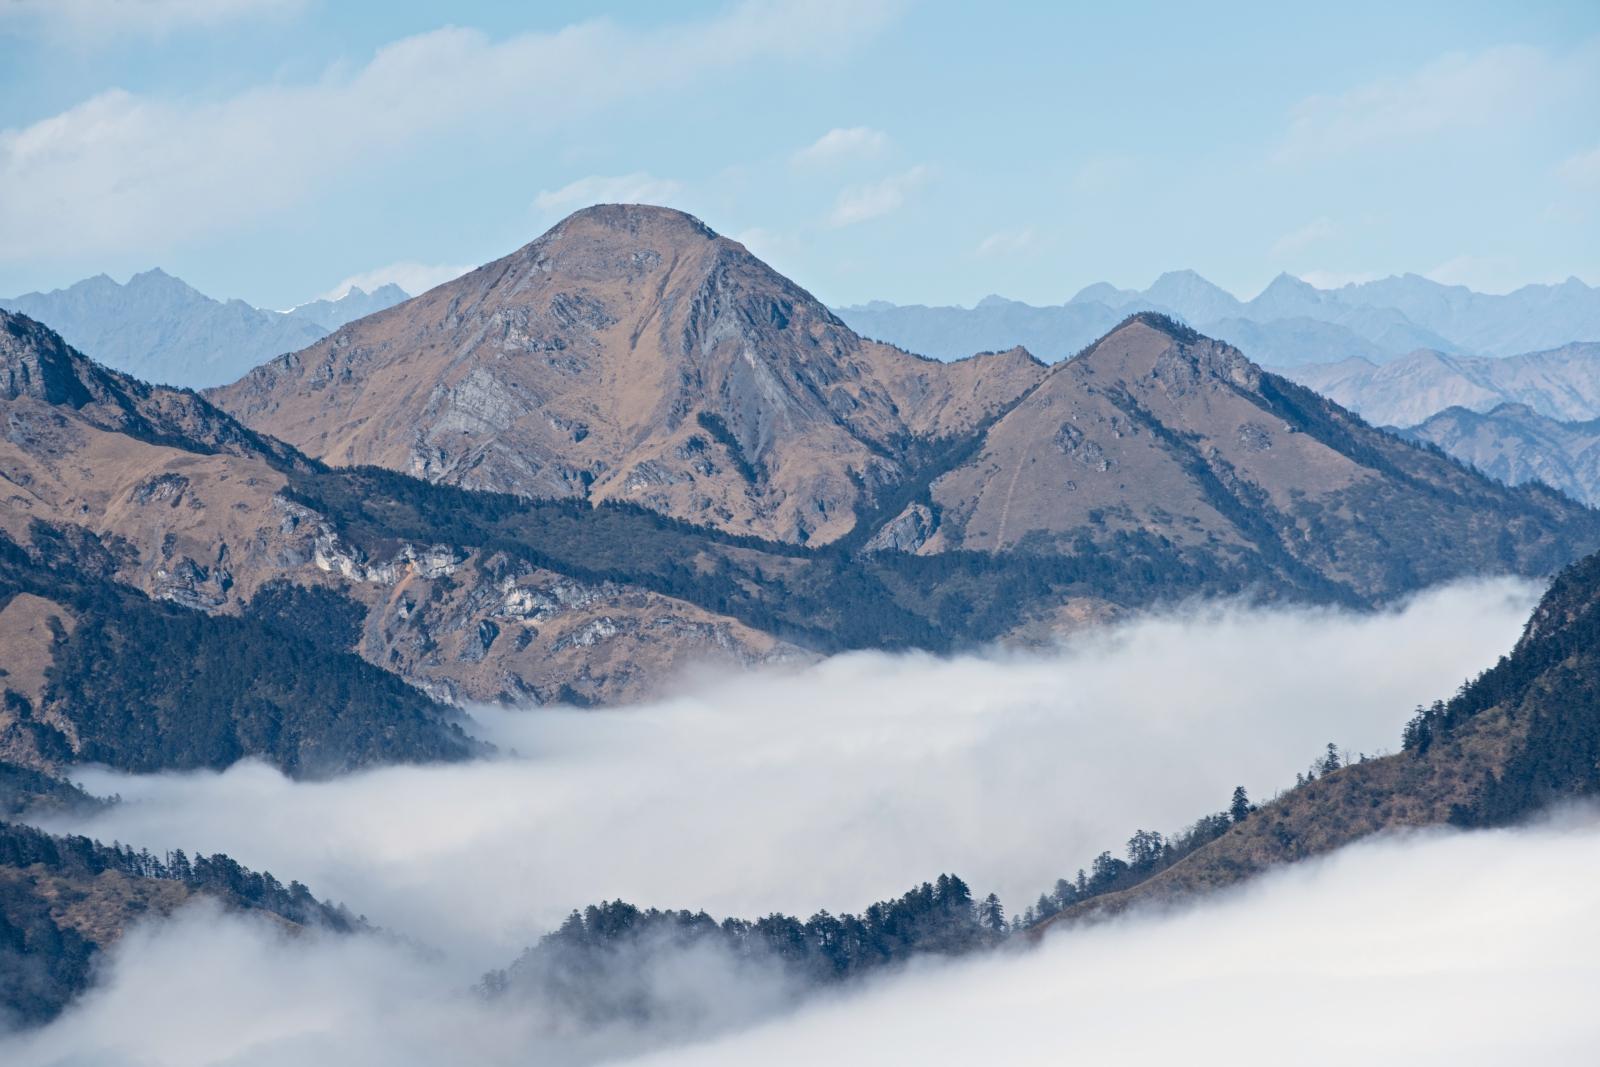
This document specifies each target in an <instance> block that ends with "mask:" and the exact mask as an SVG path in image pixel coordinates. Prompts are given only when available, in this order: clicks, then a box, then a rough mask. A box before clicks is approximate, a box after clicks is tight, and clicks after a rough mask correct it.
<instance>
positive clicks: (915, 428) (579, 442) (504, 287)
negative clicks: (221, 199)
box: [209, 205, 1043, 544]
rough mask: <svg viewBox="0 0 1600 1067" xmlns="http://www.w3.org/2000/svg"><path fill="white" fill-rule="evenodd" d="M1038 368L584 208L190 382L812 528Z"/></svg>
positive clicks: (439, 455) (462, 465)
mask: <svg viewBox="0 0 1600 1067" xmlns="http://www.w3.org/2000/svg"><path fill="white" fill-rule="evenodd" d="M1042 373H1043V368H1042V366H1041V365H1039V364H1038V363H1037V361H1035V360H1033V359H1031V357H1027V356H1026V354H1018V353H1009V354H1003V355H997V356H989V357H984V358H981V359H977V360H973V361H969V362H967V363H964V364H945V363H940V362H937V361H934V360H927V359H922V358H920V357H917V356H913V355H910V354H908V353H906V352H902V351H900V350H898V349H895V348H892V347H891V346H888V345H883V344H879V343H877V342H870V341H863V340H862V339H861V338H859V337H857V336H856V335H855V334H854V333H852V332H851V331H850V330H849V329H848V328H847V327H845V326H844V324H843V323H841V322H840V321H839V320H838V319H836V318H835V317H834V316H833V315H832V313H830V312H829V311H828V310H827V309H826V308H825V307H823V306H822V305H821V304H820V303H818V302H817V301H816V300H815V299H813V298H812V297H811V296H810V294H808V293H806V292H805V291H804V290H802V289H801V288H800V287H799V286H797V285H795V284H794V283H793V282H791V281H789V280H788V279H786V278H784V277H782V276H781V275H779V274H778V273H777V272H775V271H773V270H772V269H771V268H770V267H768V266H766V264H764V263H762V262H761V261H760V260H758V259H756V258H755V257H754V256H752V255H751V254H750V253H749V252H748V251H746V250H745V248H744V247H743V246H742V245H740V244H738V243H737V242H734V241H730V240H728V239H727V238H723V237H719V236H717V235H716V234H715V233H713V232H712V231H711V230H710V229H708V228H707V227H706V226H705V225H704V224H702V223H701V222H699V221H698V220H697V219H694V218H692V217H691V216H688V215H685V214H683V213H682V212H678V211H672V210H668V209H665V208H653V207H645V206H640V205H605V206H601V207H595V208H588V209H585V210H583V211H580V212H578V213H577V214H575V215H573V216H571V217H569V218H567V219H566V220H564V221H563V222H561V223H559V224H558V225H557V226H555V227H554V228H552V229H551V230H550V231H549V232H548V233H546V234H545V235H544V236H542V237H540V238H539V239H538V240H536V241H534V242H533V243H532V244H529V245H527V246H525V247H523V248H521V249H518V250H517V251H516V252H513V253H512V254H511V255H509V256H506V257H504V258H503V259H500V260H497V261H495V262H493V263H490V264H488V265H486V266H484V267H480V268H479V269H478V270H476V271H473V272H472V273H470V274H468V275H466V276H464V277H462V278H460V279H457V280H456V281H454V282H450V283H448V284H446V285H443V286H440V287H439V288H437V289H434V290H432V291H430V292H428V293H425V294H423V295H422V296H420V297H418V298H416V299H414V300H410V301H407V302H406V303H403V304H400V305H398V306H396V307H394V308H390V309H388V310H387V311H383V312H380V313H378V314H376V315H373V316H370V317H368V318H366V319H362V320H360V321H358V322H355V323H352V324H350V325H349V326H346V327H345V328H343V329H341V330H340V331H338V332H337V333H335V334H334V335H332V336H331V337H329V338H327V339H325V340H323V341H321V342H319V343H318V344H316V345H313V346H312V347H310V348H308V349H306V350H305V351H303V352H299V353H296V354H293V355H289V356H285V357H282V358H280V359H277V360H274V361H272V362H271V363H268V364H266V365H265V366H263V367H260V368H258V369H257V370H255V371H253V372H252V373H251V374H249V375H247V376H246V377H245V378H243V379H241V380H240V381H239V382H237V383H235V384H233V385H230V386H226V387H224V388H221V389H218V390H214V391H212V392H211V393H210V394H209V395H210V396H211V397H212V398H213V399H214V400H215V401H216V402H217V403H219V404H221V405H222V406H223V407H224V408H226V409H228V410H229V411H231V412H233V413H234V414H235V415H237V416H238V417H239V418H240V419H242V420H243V421H244V422H246V423H247V424H249V425H250V426H252V427H254V428H256V429H259V430H262V431H264V432H266V433H270V434H273V435H274V436H277V437H279V438H282V439H283V440H286V441H289V442H291V443H292V444H294V445H296V446H298V447H300V448H302V449H304V450H305V451H306V452H308V453H309V454H311V455H313V456H316V457H318V458H320V459H323V460H325V461H327V462H329V463H334V464H341V465H343V464H374V465H378V466H384V467H388V468H390V469H393V470H400V471H405V472H408V473H412V474H416V475H418V476H421V477H425V478H428V479H431V480H435V481H442V482H447V483H450V484H454V485H461V486H464V487H467V488H478V489H491V490H497V491H502V492H511V493H516V494H519V495H525V496H534V497H567V496H587V497H590V498H592V499H595V500H629V501H633V502H636V503H640V504H644V505H647V506H649V507H652V508H655V509H656V510H659V511H662V512H665V513H667V514H669V515H673V516H675V517H678V518H683V519H688V520H691V521H694V522H699V523H704V524H707V525H711V526H715V527H718V528H720V529H723V530H728V531H732V532H737V533H749V534H757V535H760V536H763V537H769V538H775V539H778V540H785V541H800V542H807V543H812V544H820V543H824V542H828V541H832V540H834V539H836V538H838V537H840V536H842V535H843V534H844V533H846V532H847V531H849V530H850V528H851V526H852V525H853V524H854V521H855V510H856V508H857V506H858V505H859V504H861V503H863V502H865V501H866V500H868V499H869V498H870V497H871V495H872V494H873V493H874V492H875V491H876V490H877V489H879V488H880V487H882V486H885V485H888V484H890V483H892V482H894V481H896V480H897V479H898V478H899V477H901V476H902V475H903V474H904V473H905V471H904V459H905V457H904V455H903V448H904V445H905V441H906V439H907V438H908V437H911V436H916V435H936V436H940V435H951V434H959V433H962V432H969V431H970V430H971V429H973V428H974V427H975V426H976V425H977V424H978V423H979V422H981V421H982V420H983V419H984V418H986V417H987V416H988V415H990V414H992V413H993V412H994V411H996V410H998V409H999V408H1000V407H1002V406H1004V405H1005V404H1006V403H1008V402H1009V401H1011V400H1012V399H1014V398H1015V397H1016V396H1018V395H1020V394H1021V393H1022V392H1023V391H1024V390H1026V389H1027V388H1028V387H1029V386H1031V385H1032V384H1033V383H1034V382H1035V381H1037V380H1038V378H1039V376H1040V375H1041V374H1042Z"/></svg>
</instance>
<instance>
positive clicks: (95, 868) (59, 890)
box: [0, 821, 366, 1030]
mask: <svg viewBox="0 0 1600 1067" xmlns="http://www.w3.org/2000/svg"><path fill="white" fill-rule="evenodd" d="M194 899H209V900H212V901H215V902H217V903H219V904H221V905H222V906H223V907H225V908H227V909H228V910H230V911H238V912H255V913H257V914H261V915H266V916H271V917H272V918H273V919H274V920H275V921H276V922H277V923H278V925H279V926H280V927H281V928H282V929H283V930H284V931H285V932H298V931H302V930H308V929H320V930H327V931H330V932H334V933H350V932H354V931H357V930H361V929H366V924H365V923H364V922H363V921H362V920H361V919H358V918H356V917H355V916H353V915H351V914H350V913H349V912H347V911H345V909H344V908H342V907H337V906H333V905H329V904H326V903H323V902H322V901H320V900H318V899H317V898H316V897H314V896H312V895H311V892H310V891H309V890H308V889H306V887H305V886H303V885H301V884H300V883H299V882H291V883H290V884H289V885H288V886H284V885H283V884H281V883H280V882H278V880H277V879H275V878H273V877H272V875H271V874H268V873H257V872H255V871H251V870H249V869H247V868H244V867H241V866H240V865H239V864H238V863H236V862H234V861H233V860H232V859H230V858H229V857H227V856H224V855H221V854H217V855H212V856H201V855H196V856H195V857H194V858H193V859H192V860H191V859H190V858H189V857H188V856H186V855H185V854H184V853H183V852H182V851H178V852H173V853H169V854H167V855H166V856H165V857H157V856H152V855H151V854H150V853H149V852H148V851H140V852H135V851H134V850H133V849H131V848H128V847H125V846H122V845H115V846H111V847H107V846H105V845H102V844H100V843H99V842H98V841H91V840H89V839H88V838H85V837H56V836H53V835H50V834H46V833H43V832H41V831H39V830H35V829H33V828H31V827H27V826H21V825H18V824H15V823H7V822H3V821H0V1027H3V1028H5V1029H8V1030H9V1029H10V1028H12V1027H13V1026H36V1025H39V1024H41V1023H45V1022H48V1021H49V1020H50V1019H52V1018H54V1017H55V1016H56V1015H58V1014H59V1013H60V1012H61V1010H62V1009H63V1008H65V1007H66V1006H67V1004H68V1003H69V1002H70V1001H71V1000H72V999H73V998H74V997H75V996H77V995H78V994H80V993H82V992H83V991H84V990H86V989H87V988H88V987H89V985H90V983H91V982H92V980H93V979H94V977H95V973H96V964H97V963H98V960H99V957H100V956H101V954H102V953H103V952H104V951H105V950H106V949H108V948H109V947H111V946H112V945H113V944H115V943H116V942H117V941H118V940H119V939H120V938H121V937H122V935H123V933H124V932H125V931H126V930H127V929H128V927H129V926H131V925H133V924H134V923H136V922H138V921H140V920H144V919H149V918H152V917H155V916H165V915H170V914H172V912H174V911H176V910H177V909H178V908H179V907H181V906H182V905H184V904H185V903H187V902H189V901H191V900H194Z"/></svg>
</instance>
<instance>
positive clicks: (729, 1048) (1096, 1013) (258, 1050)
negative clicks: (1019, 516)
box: [0, 809, 1600, 1067]
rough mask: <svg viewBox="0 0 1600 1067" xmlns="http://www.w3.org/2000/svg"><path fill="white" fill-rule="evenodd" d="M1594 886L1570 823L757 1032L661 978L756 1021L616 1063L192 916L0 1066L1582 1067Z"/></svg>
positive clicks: (1434, 840)
mask: <svg viewBox="0 0 1600 1067" xmlns="http://www.w3.org/2000/svg"><path fill="white" fill-rule="evenodd" d="M1597 879H1600V817H1597V816H1596V815H1595V813H1594V812H1593V811H1592V810H1587V809H1585V810H1579V811H1573V812H1568V813H1565V815H1564V816H1563V817H1562V818H1561V819H1560V820H1559V821H1555V822H1552V823H1550V824H1546V825H1542V826H1539V827H1536V828H1533V829H1524V830H1515V831H1495V832H1480V833H1475V834H1458V833H1451V832H1432V833H1428V834H1422V835H1415V836H1412V837H1409V838H1401V839H1383V840H1375V841H1370V842H1366V843H1362V844H1358V845H1355V846H1353V847H1350V848H1347V849H1345V850H1343V851H1342V852H1339V853H1335V854H1333V855H1332V856H1330V857H1327V858H1324V859H1319V860H1315V861H1311V862H1308V863H1305V864H1303V865H1300V866H1297V867H1295V868H1290V869H1285V870H1281V871H1278V872H1276V873H1273V874H1270V875H1268V876H1267V877H1265V878H1262V879H1260V880H1258V881H1256V882H1254V883H1251V884H1248V885H1246V886H1244V887H1241V888H1239V889H1236V890H1234V891H1231V892H1228V893H1226V894H1222V895H1219V896H1217V897H1214V898H1211V899H1207V900H1202V901H1198V902H1195V903H1193V904H1191V905H1189V906H1187V907H1185V908H1184V909H1182V910H1179V911H1176V912H1173V913H1169V914H1165V915H1162V914H1134V915H1130V916H1126V917H1123V918H1121V919H1118V920H1116V921H1114V922H1110V923H1106V924H1103V925H1100V926H1096V927H1092V928H1087V929H1079V930H1068V931H1063V932H1058V933H1054V934H1051V935H1050V936H1048V937H1047V938H1046V939H1045V940H1044V941H1043V943H1042V944H1041V945H1040V946H1038V947H1037V948H1034V949H1032V950H1031V951H1021V952H1004V953H1001V954H997V955H995V956H990V957H983V958H977V959H969V960H964V961H958V962H955V963H944V964H938V963H934V964H925V965H922V966H917V967H913V968H912V969H910V970H908V971H906V972H904V973H901V974H898V975H894V976H890V977H887V978H884V979H880V980H878V981H875V982H871V983H869V984H866V985H864V986H862V987H858V988H857V989H855V990H852V991H847V992H845V993H843V994H842V995H825V996H822V997H819V998H816V999H813V1000H811V1001H809V1002H796V1003H799V1004H800V1007H799V1010H798V1011H795V1012H793V1013H791V1014H787V1015H781V1014H780V1015H777V1017H776V1018H773V1017H772V1016H773V1014H774V1005H772V1004H761V1003H758V1002H757V1001H756V999H755V998H756V997H759V996H760V995H761V994H762V993H763V990H761V989H757V990H754V991H752V990H750V989H742V988H740V987H738V986H735V985H731V984H728V982H727V980H728V978H729V977H730V975H729V974H728V973H727V972H725V971H724V972H720V973H718V972H716V971H714V970H712V969H710V968H703V969H702V970H700V972H699V973H695V974H693V975H684V976H680V977H684V978H686V979H687V980H689V981H691V982H694V983H699V984H700V985H699V988H701V989H704V990H709V991H714V993H715V995H716V996H717V997H719V998H726V999H727V1001H728V1002H729V1003H730V1004H732V1005H734V1006H736V1007H738V1008H743V1009H747V1010H750V1011H752V1012H755V1013H762V1012H763V1011H764V1013H765V1014H766V1015H767V1017H768V1021H766V1022H764V1023H763V1022H760V1021H758V1019H756V1018H752V1019H751V1021H752V1022H753V1024H754V1025H751V1026H749V1027H748V1028H746V1029H744V1030H743V1031H742V1032H738V1031H736V1032H734V1033H732V1034H731V1035H727V1036H723V1037H722V1038H720V1039H715V1038H714V1039H713V1040H711V1041H709V1042H706V1043H702V1044H690V1045H683V1046H680V1047H677V1048H668V1049H665V1050H660V1051H656V1052H654V1053H646V1054H645V1055H643V1056H642V1057H640V1058H637V1059H633V1058H628V1053H629V1050H630V1048H633V1049H635V1050H637V1048H638V1047H639V1046H646V1047H648V1046H649V1045H650V1044H652V1043H655V1044H659V1043H660V1041H661V1040H662V1035H658V1034H652V1033H649V1032H644V1033H639V1032H631V1033H629V1032H623V1033H616V1032H612V1033H601V1034H598V1035H593V1036H592V1037H590V1038H589V1039H588V1040H585V1039H584V1038H583V1037H582V1036H581V1035H576V1034H572V1033H570V1032H563V1031H562V1030H561V1029H560V1028H559V1027H552V1026H551V1025H549V1023H550V1020H547V1019H544V1018H542V1017H541V1015H540V1011H539V1006H538V1005H536V1004H529V1003H527V1002H525V1001H510V1002H500V1003H498V1004H495V1003H486V1002H483V1001H480V1000H478V999H476V998H475V997H473V996H472V995H471V994H469V993H468V992H467V991H466V989H464V988H463V986H462V985H461V984H460V983H457V982H453V981H451V980H450V978H449V976H448V975H447V974H445V973H442V972H441V971H440V970H439V969H438V968H437V967H435V966H433V965H432V963H431V961H430V959H429V958H428V957H427V956H426V955H425V954H423V953H419V952H418V951H416V950H415V949H413V948H409V947H407V946H405V945H404V944H402V943H399V942H396V941H391V940H385V939H380V938H375V937H362V938H344V939H340V938H327V937H302V938H287V937H284V936H283V935H282V934H281V933H279V932H277V931H275V930H273V929H272V928H271V927H270V926H269V925H268V924H266V923H261V922H254V921H250V920H247V919H242V918H239V917H236V916H235V917H223V916H219V915H218V914H216V913H215V912H213V911H211V910H209V909H205V908H200V909H195V910H191V911H188V912H186V913H183V914H180V916H179V917H178V918H177V919H175V920H174V921H171V922H168V923H164V924H158V925H152V926H148V927H145V928H144V929H142V930H138V931H136V932H135V933H134V934H133V935H132V936H130V937H129V938H128V939H127V941H125V942H124V943H123V945H122V946H121V947H120V948H119V949H118V950H117V951H116V952H115V953H114V955H113V956H112V965H111V967H110V968H109V970H108V971H107V973H106V977H105V982H104V984H103V986H102V988H101V989H100V990H99V991H97V992H95V993H92V994H91V995H90V996H88V997H87V998H85V999H84V1000H83V1001H82V1002H81V1003H80V1004H79V1005H77V1006H76V1007H74V1008H72V1009H69V1011H68V1013H67V1014H66V1015H65V1016H63V1017H62V1019H60V1020H59V1021H58V1022H56V1023H55V1024H53V1025H51V1026H49V1027H47V1028H45V1029H44V1030H42V1031H40V1032H38V1033H36V1034H33V1035H29V1036H26V1037H23V1038H18V1039H13V1040H11V1041H9V1042H8V1041H6V1040H5V1039H4V1038H0V1059H3V1061H4V1062H5V1063H6V1064H7V1065H8V1067H45V1065H57V1064H67V1063H94V1064H96V1065H99V1067H123V1065H132V1064H149V1063H160V1064H163V1065H167V1067H191V1065H193V1067H199V1065H201V1064H213V1063H227V1064H229V1065H230V1067H279V1065H282V1067H291V1065H293V1067H298V1065H300V1064H308V1063H315V1064H323V1063H339V1064H352V1065H366V1064H372V1065H374V1067H376V1065H379V1064H382V1065H384V1067H411V1065H417V1067H422V1065H434V1064H440V1063H470V1064H475V1065H482V1067H501V1065H505V1067H510V1065H513V1064H519V1065H520V1064H526V1063H535V1062H536V1063H546V1064H574V1063H586V1062H596V1061H599V1060H606V1061H608V1062H611V1061H615V1062H627V1063H629V1064H634V1065H635V1067H676V1065H678V1064H693V1065H694V1067H719V1065H721V1064H730V1065H734V1064H737V1065H740V1067H743V1065H745V1064H763V1065H770V1067H782V1065H787V1064H794V1065H807V1067H809V1065H812V1064H817V1063H829V1064H836V1065H839V1067H851V1065H857V1064H859V1065H862V1067H866V1065H876V1064H885V1063H916V1064H919V1065H926V1067H944V1065H946V1064H948V1065H951V1067H970V1065H972V1064H983V1063H1005V1064H1008V1065H1017V1067H1026V1065H1030V1064H1040V1065H1051V1067H1054V1065H1056V1064H1062V1063H1093V1064H1123V1063H1127V1064H1147V1063H1167V1062H1181V1063H1185V1064H1194V1065H1195V1067H1210V1065H1216V1067H1257V1065H1261V1067H1266V1065H1273V1064H1281V1063H1286V1062H1288V1063H1294V1064H1299V1065H1306V1067H1317V1065H1324V1064H1326V1065H1330V1067H1344V1065H1347V1064H1350V1063H1384V1064H1390V1063H1394V1064H1400V1063H1405V1064H1440V1065H1444V1064H1450V1065H1451V1067H1480V1065H1481V1067H1500V1065H1502V1064H1507V1063H1538V1064H1541V1065H1544V1067H1578V1065H1585V1067H1587V1065H1588V1064H1592V1063H1593V1051H1594V1047H1595V1042H1596V1041H1597V1040H1600V1021H1597V1020H1596V1017H1595V1013H1594V1010H1593V1009H1594V1004H1593V990H1594V989H1595V987H1596V984H1597V983H1600V952H1596V948H1597V946H1600V911H1597V910H1596V909H1595V908H1594V907H1593V906H1592V897H1593V886H1594V885H1595V883H1596V880H1597ZM757 984H758V985H759V984H760V983H759V982H758V983H757ZM768 988H770V987H768ZM752 993H754V994H755V997H753V996H752ZM713 1007H714V1006H713ZM717 1022H719V1023H722V1024H724V1027H726V1026H727V1025H734V1026H737V1024H738V1022H739V1018H738V1016H736V1015H725V1016H723V1017H722V1018H720V1019H718V1020H717ZM724 1033H726V1029H724ZM678 1036H681V1035H678Z"/></svg>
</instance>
